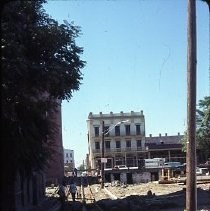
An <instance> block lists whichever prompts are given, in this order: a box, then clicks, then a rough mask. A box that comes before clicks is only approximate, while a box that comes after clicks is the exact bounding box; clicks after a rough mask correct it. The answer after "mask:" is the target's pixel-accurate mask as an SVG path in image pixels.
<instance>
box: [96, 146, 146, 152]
mask: <svg viewBox="0 0 210 211" xmlns="http://www.w3.org/2000/svg"><path fill="white" fill-rule="evenodd" d="M104 150H105V153H109V152H113V153H114V152H140V151H145V148H143V147H125V148H108V149H107V148H105V149H104ZM92 152H93V153H101V149H93V150H92Z"/></svg>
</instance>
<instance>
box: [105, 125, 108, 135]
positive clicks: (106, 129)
mask: <svg viewBox="0 0 210 211" xmlns="http://www.w3.org/2000/svg"><path fill="white" fill-rule="evenodd" d="M108 131H109V126H104V133H105V136H109V132H108Z"/></svg>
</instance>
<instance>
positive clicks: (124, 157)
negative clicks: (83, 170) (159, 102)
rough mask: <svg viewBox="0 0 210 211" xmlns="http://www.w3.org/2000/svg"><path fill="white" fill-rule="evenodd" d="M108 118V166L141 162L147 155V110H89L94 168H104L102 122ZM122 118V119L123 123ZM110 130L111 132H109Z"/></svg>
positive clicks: (106, 134) (137, 164) (92, 164)
mask: <svg viewBox="0 0 210 211" xmlns="http://www.w3.org/2000/svg"><path fill="white" fill-rule="evenodd" d="M103 121H104V131H105V137H104V150H105V157H106V158H107V163H106V164H105V168H113V167H114V166H116V165H126V166H127V167H133V166H139V165H140V162H141V161H142V158H144V157H145V154H146V149H145V119H144V115H143V111H141V112H134V111H131V112H130V113H123V112H122V111H121V112H120V113H113V112H110V113H109V114H102V112H100V113H99V114H93V113H92V112H90V113H89V116H88V120H87V127H88V148H89V162H90V166H91V168H92V169H97V168H100V165H101V164H100V162H101V155H102V152H101V151H102V150H101V148H102V122H103ZM119 122H122V123H121V124H119ZM107 131H109V132H107Z"/></svg>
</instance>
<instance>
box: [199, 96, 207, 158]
mask: <svg viewBox="0 0 210 211" xmlns="http://www.w3.org/2000/svg"><path fill="white" fill-rule="evenodd" d="M198 106H199V109H198V110H197V116H196V119H197V120H196V123H197V141H198V143H199V149H200V150H201V151H202V155H203V156H202V158H203V159H204V160H207V158H209V157H210V97H205V98H204V99H203V100H200V101H199V104H198Z"/></svg>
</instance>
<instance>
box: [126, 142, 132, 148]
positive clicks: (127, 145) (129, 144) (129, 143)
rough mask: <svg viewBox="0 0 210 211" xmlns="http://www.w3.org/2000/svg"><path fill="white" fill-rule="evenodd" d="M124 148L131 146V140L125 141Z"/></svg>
mask: <svg viewBox="0 0 210 211" xmlns="http://www.w3.org/2000/svg"><path fill="white" fill-rule="evenodd" d="M126 148H131V140H127V141H126Z"/></svg>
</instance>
